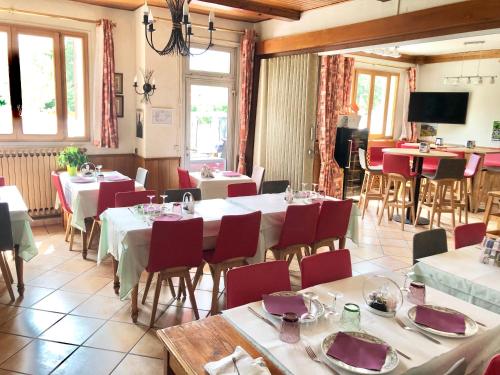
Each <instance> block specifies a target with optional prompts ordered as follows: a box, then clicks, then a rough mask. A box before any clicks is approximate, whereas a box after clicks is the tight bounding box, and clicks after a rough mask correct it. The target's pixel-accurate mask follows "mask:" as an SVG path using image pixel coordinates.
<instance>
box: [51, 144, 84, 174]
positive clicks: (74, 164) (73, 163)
mask: <svg viewBox="0 0 500 375" xmlns="http://www.w3.org/2000/svg"><path fill="white" fill-rule="evenodd" d="M87 161H88V159H87V155H85V153H84V152H83V151H81V150H80V149H79V148H78V147H75V146H68V147H66V148H65V149H64V150H62V151H61V152H60V153H59V155H58V156H57V163H58V164H59V166H61V167H66V169H67V171H68V174H69V175H70V176H76V173H77V171H78V168H79V167H80V166H81V165H82V164H84V163H86V162H87Z"/></svg>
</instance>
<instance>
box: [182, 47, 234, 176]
mask: <svg viewBox="0 0 500 375" xmlns="http://www.w3.org/2000/svg"><path fill="white" fill-rule="evenodd" d="M201 52H203V50H202V49H198V48H191V53H193V54H194V55H193V56H190V57H189V58H188V59H187V63H186V119H187V121H186V153H185V159H184V164H185V165H186V167H187V168H188V169H189V170H191V171H197V170H200V169H201V167H202V166H203V165H205V164H207V165H208V166H210V167H212V168H214V169H220V170H224V169H227V168H231V167H232V166H231V165H228V164H231V162H230V161H231V160H232V159H233V158H232V149H231V147H230V145H232V144H233V142H232V139H233V129H234V109H233V106H234V92H235V88H234V87H235V78H234V70H235V69H234V56H235V51H234V49H230V48H220V47H215V48H214V47H212V48H211V49H210V50H209V51H207V52H205V53H202V54H200V53H201Z"/></svg>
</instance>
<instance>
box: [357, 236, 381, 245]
mask: <svg viewBox="0 0 500 375" xmlns="http://www.w3.org/2000/svg"><path fill="white" fill-rule="evenodd" d="M359 244H360V245H380V241H379V239H378V238H377V237H369V236H360V238H359Z"/></svg>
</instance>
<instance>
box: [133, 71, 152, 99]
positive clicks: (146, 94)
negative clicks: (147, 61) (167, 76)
mask: <svg viewBox="0 0 500 375" xmlns="http://www.w3.org/2000/svg"><path fill="white" fill-rule="evenodd" d="M142 77H143V79H144V84H143V85H142V92H139V91H138V90H137V88H138V87H139V84H138V83H137V76H135V78H134V89H135V92H136V93H137V95H142V96H143V98H142V100H141V102H143V103H151V96H153V94H154V93H155V90H156V85H155V79H154V78H152V77H153V71H152V70H146V71H145V72H144V73H143V75H142Z"/></svg>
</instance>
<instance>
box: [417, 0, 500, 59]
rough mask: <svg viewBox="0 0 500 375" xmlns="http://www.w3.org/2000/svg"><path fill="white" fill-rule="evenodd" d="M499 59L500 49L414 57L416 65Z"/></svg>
mask: <svg viewBox="0 0 500 375" xmlns="http://www.w3.org/2000/svg"><path fill="white" fill-rule="evenodd" d="M499 6H500V5H499ZM499 57H500V49H492V50H486V51H468V52H460V53H447V54H443V55H434V56H416V63H417V64H436V63H443V62H452V61H464V60H483V59H498V58H499Z"/></svg>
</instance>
